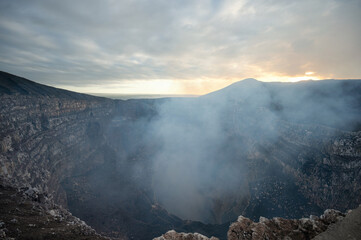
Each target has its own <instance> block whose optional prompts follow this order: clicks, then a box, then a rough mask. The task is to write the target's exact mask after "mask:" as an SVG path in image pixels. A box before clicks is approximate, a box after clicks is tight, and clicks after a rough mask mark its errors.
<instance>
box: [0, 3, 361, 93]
mask: <svg viewBox="0 0 361 240" xmlns="http://www.w3.org/2000/svg"><path fill="white" fill-rule="evenodd" d="M360 13H361V1H359V0H349V1H341V0H329V1H321V0H319V1H314V0H306V1H283V0H277V1H276V0H253V1H247V0H243V1H233V0H227V1H218V0H209V1H206V0H205V1H190V0H189V1H165V0H154V1H145V0H144V1H132V0H123V1H112V0H107V1H95V0H91V1H75V2H74V1H68V0H66V1H31V2H30V1H25V0H24V1H6V0H0V69H1V70H4V71H9V72H11V73H15V74H19V75H22V76H25V77H28V78H31V79H34V80H38V81H40V82H43V83H47V84H50V85H55V86H73V87H95V88H96V87H98V86H100V85H101V86H108V87H111V86H115V85H116V84H119V85H117V86H118V87H123V88H125V87H126V86H127V85H129V84H131V83H132V82H135V81H144V80H147V81H151V80H158V81H159V80H164V81H165V80H167V81H173V82H177V81H182V82H184V83H185V84H183V85H184V86H183V85H182V86H183V87H185V88H186V86H187V84H188V85H189V82H190V81H194V80H199V81H201V82H202V81H203V82H211V81H216V80H218V81H234V80H235V79H242V78H246V77H256V78H260V79H266V80H267V77H272V76H300V75H304V73H305V72H310V71H313V72H316V73H315V74H317V75H318V76H322V77H332V78H358V77H360V76H361V68H360V65H361V48H360V46H359V43H360V42H361V28H360V27H359V24H360V23H361V14H360ZM190 86H191V87H193V85H192V84H191V85H190ZM183 90H184V89H183Z"/></svg>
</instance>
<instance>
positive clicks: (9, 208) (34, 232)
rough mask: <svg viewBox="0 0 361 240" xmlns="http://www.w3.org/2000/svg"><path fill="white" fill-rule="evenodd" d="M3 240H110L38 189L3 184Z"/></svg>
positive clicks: (0, 197) (0, 185)
mask: <svg viewBox="0 0 361 240" xmlns="http://www.w3.org/2000/svg"><path fill="white" fill-rule="evenodd" d="M0 206H1V207H0V239H7V240H10V239H89V240H103V239H104V240H105V239H109V238H106V237H103V236H100V235H99V234H97V233H96V232H95V230H94V229H92V228H91V227H89V226H88V225H87V224H86V223H85V222H84V221H81V220H80V219H79V218H77V217H74V216H73V215H72V214H71V213H70V212H68V211H67V210H66V209H64V208H62V207H61V206H59V205H56V204H54V202H53V200H52V198H51V197H50V196H49V195H47V194H46V193H44V192H41V191H40V190H38V189H37V188H31V187H20V188H18V187H13V186H10V185H9V184H7V183H5V182H4V181H3V180H1V181H0Z"/></svg>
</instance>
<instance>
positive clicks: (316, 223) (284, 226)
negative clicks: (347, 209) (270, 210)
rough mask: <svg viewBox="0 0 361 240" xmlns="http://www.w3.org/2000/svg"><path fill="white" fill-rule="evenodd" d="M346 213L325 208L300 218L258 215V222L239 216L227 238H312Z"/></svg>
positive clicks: (247, 239) (303, 239)
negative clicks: (317, 213)
mask: <svg viewBox="0 0 361 240" xmlns="http://www.w3.org/2000/svg"><path fill="white" fill-rule="evenodd" d="M345 216H346V214H344V213H341V212H339V211H336V210H332V209H327V210H326V211H325V212H324V214H322V215H321V216H320V217H317V216H312V215H311V216H310V217H309V218H301V219H284V218H279V217H275V218H272V219H267V218H264V217H260V219H259V222H253V221H252V220H250V219H249V218H245V217H243V216H239V217H238V220H237V222H234V223H232V224H231V226H230V228H229V230H228V240H258V239H269V240H273V239H275V240H276V239H295V240H306V239H312V238H314V237H315V236H317V235H318V234H320V233H322V232H324V231H326V230H327V228H328V227H329V226H330V225H332V224H335V223H337V222H340V221H342V220H343V219H344V218H345Z"/></svg>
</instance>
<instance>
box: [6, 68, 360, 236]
mask: <svg viewBox="0 0 361 240" xmlns="http://www.w3.org/2000/svg"><path fill="white" fill-rule="evenodd" d="M0 78H1V79H0V103H1V104H0V146H1V149H0V175H1V176H2V177H3V178H5V179H7V181H10V182H13V183H14V184H20V185H22V186H27V187H30V186H31V187H36V188H37V189H39V190H40V191H44V192H47V193H48V194H49V196H50V195H51V196H53V197H54V201H55V203H57V204H60V205H62V206H63V207H64V208H67V209H69V210H70V212H72V213H73V214H74V215H75V216H77V217H79V218H80V219H82V220H85V221H86V223H88V224H89V225H90V226H92V227H93V228H94V229H96V230H97V231H98V232H100V233H102V234H105V235H107V236H111V237H119V238H128V239H151V238H153V237H156V236H160V235H161V234H162V233H165V232H167V231H168V230H170V229H174V230H175V231H177V232H199V233H200V234H203V235H205V236H207V237H210V236H215V237H218V238H220V239H226V237H227V236H226V234H227V230H228V226H229V223H230V222H233V221H234V220H235V219H236V218H237V216H239V215H243V216H245V217H247V218H249V219H251V220H253V221H254V220H257V219H259V217H260V216H264V217H267V218H273V217H275V216H279V217H283V218H301V217H305V216H309V215H311V214H313V215H320V214H321V213H322V212H323V211H324V210H325V209H327V208H335V209H339V210H341V211H345V210H346V209H352V208H355V207H357V206H358V205H359V204H360V202H361V184H360V183H361V132H360V131H359V130H360V128H359V127H360V126H361V125H360V119H361V104H360V102H361V82H360V81H344V82H342V81H335V82H333V81H331V82H327V81H326V82H324V83H321V82H320V83H299V84H295V85H290V84H263V83H260V82H257V81H255V80H252V81H247V82H245V83H242V82H240V83H238V84H236V85H233V86H230V87H229V88H227V89H224V90H223V91H219V92H216V93H213V94H210V95H206V96H204V97H200V98H191V99H160V100H128V101H118V100H110V99H105V98H98V97H93V96H88V95H83V94H77V93H73V92H68V91H64V90H59V89H55V88H51V87H47V86H43V85H40V84H36V83H34V82H31V81H28V80H26V79H22V78H19V77H16V76H13V75H10V74H6V73H1V74H0ZM290 96H291V97H290ZM179 216H181V217H179ZM183 219H190V220H183ZM0 220H1V219H0ZM191 220H201V221H203V222H206V223H209V224H204V223H202V222H199V221H191ZM251 220H250V221H251ZM297 224H298V223H297ZM172 234H173V233H172Z"/></svg>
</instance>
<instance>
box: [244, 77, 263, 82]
mask: <svg viewBox="0 0 361 240" xmlns="http://www.w3.org/2000/svg"><path fill="white" fill-rule="evenodd" d="M240 82H259V81H258V80H257V79H254V78H245V79H243V80H241V81H240Z"/></svg>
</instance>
